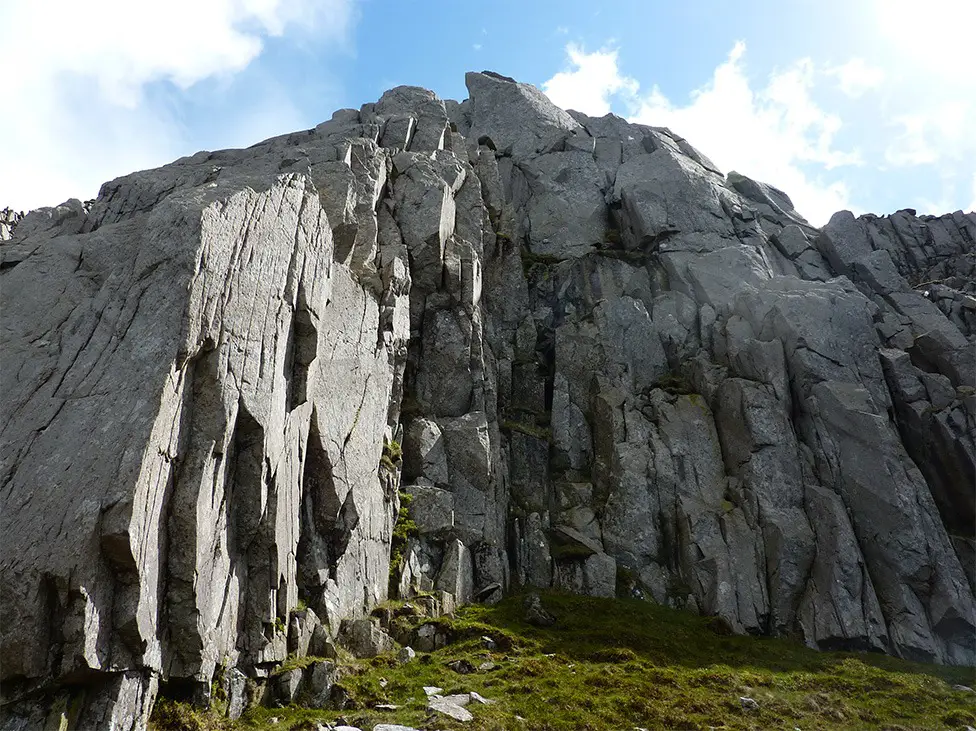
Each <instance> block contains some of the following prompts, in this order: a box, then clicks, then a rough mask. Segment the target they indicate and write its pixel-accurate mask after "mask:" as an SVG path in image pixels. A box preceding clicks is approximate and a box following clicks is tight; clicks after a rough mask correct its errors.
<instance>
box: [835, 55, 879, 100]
mask: <svg viewBox="0 0 976 731" xmlns="http://www.w3.org/2000/svg"><path fill="white" fill-rule="evenodd" d="M827 74H828V75H830V76H836V77H837V86H839V87H840V90H841V91H842V92H844V93H845V94H846V95H847V96H849V97H851V98H852V99H856V98H858V97H860V96H863V95H864V94H865V93H866V92H868V91H871V90H872V89H877V88H878V87H879V86H881V85H882V84H883V83H884V80H885V72H884V69H882V68H880V67H878V66H869V65H868V63H867V61H865V60H864V59H863V58H852V59H851V60H850V61H848V62H847V63H845V64H841V65H840V66H834V67H833V68H830V69H827Z"/></svg>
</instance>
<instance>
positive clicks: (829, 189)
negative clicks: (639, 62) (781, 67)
mask: <svg viewBox="0 0 976 731" xmlns="http://www.w3.org/2000/svg"><path fill="white" fill-rule="evenodd" d="M566 51H567V54H568V55H569V59H570V62H571V63H572V65H573V66H574V67H575V68H574V69H573V70H571V71H563V72H560V73H558V74H556V75H555V76H554V77H553V78H552V79H550V80H549V81H547V82H546V83H545V84H543V90H544V91H545V92H546V94H547V95H548V96H549V97H550V99H552V100H553V102H555V103H556V104H558V105H559V106H563V107H571V108H575V109H578V110H579V111H582V112H585V113H587V114H590V115H602V114H605V113H606V112H607V111H609V109H610V106H611V100H612V99H613V98H614V97H615V98H616V99H617V100H618V102H619V103H620V106H622V107H625V108H627V109H628V110H629V112H630V118H631V120H632V121H636V122H641V123H644V124H650V125H655V126H662V127H670V128H671V129H673V130H674V131H675V132H677V133H678V134H680V135H682V136H683V137H686V138H687V139H688V140H689V142H691V144H693V145H694V146H695V147H697V148H698V149H700V150H701V151H702V152H703V153H704V154H706V155H707V156H708V157H710V158H711V159H712V160H713V161H714V162H715V164H716V165H718V167H719V168H720V169H722V170H725V171H726V172H727V171H729V170H736V171H738V172H740V173H742V174H743V175H748V176H749V177H752V178H755V179H757V180H760V181H763V182H766V183H770V184H772V185H775V186H776V187H778V188H782V189H783V190H785V191H786V192H787V193H788V194H789V196H790V197H791V198H792V200H793V202H794V204H795V205H796V207H797V210H798V211H800V213H802V214H803V215H804V216H806V217H807V218H808V219H809V220H810V221H811V222H813V223H815V224H823V223H825V222H826V221H827V219H829V217H830V216H831V215H832V214H833V213H834V212H835V211H838V210H841V209H843V208H850V207H851V203H850V191H849V190H848V188H847V186H846V185H845V184H844V183H843V182H841V181H837V180H834V181H832V182H828V181H825V180H823V179H822V176H821V175H810V174H809V173H808V172H807V171H806V170H805V169H804V168H815V169H819V170H820V171H822V172H823V173H825V172H827V171H830V170H833V169H834V168H838V167H841V166H845V165H856V164H860V162H861V159H860V155H859V154H858V153H857V152H852V151H844V150H840V149H837V147H836V146H835V142H834V138H835V136H836V134H837V131H838V130H839V129H840V127H841V120H840V118H839V117H838V116H837V115H833V114H828V113H827V112H825V111H824V110H823V109H821V108H820V106H818V105H817V104H816V102H815V101H814V100H813V98H812V96H811V90H812V89H813V86H814V82H815V77H816V73H817V72H816V70H815V68H814V65H813V63H812V62H811V61H810V60H809V59H804V60H801V61H798V62H796V63H795V64H793V65H792V66H790V67H789V68H787V69H786V70H785V71H778V72H775V73H773V74H772V75H771V76H770V77H769V79H768V81H767V83H766V85H765V86H764V87H762V88H758V89H754V88H753V86H752V84H751V82H750V81H749V79H748V78H747V77H746V75H745V73H744V71H743V68H742V59H743V57H744V55H745V52H746V46H745V44H744V43H742V42H739V43H736V44H735V46H734V47H733V49H732V51H731V53H730V54H729V56H728V58H727V60H726V61H725V62H724V63H722V64H720V65H719V66H718V67H717V68H716V69H715V71H714V74H713V76H712V79H711V80H710V81H709V82H708V83H707V84H705V85H704V86H703V87H701V88H699V89H697V90H695V91H694V92H693V93H692V94H691V99H690V101H689V102H688V103H687V104H684V105H681V104H675V103H673V102H672V101H671V100H669V99H668V98H667V97H665V96H664V94H662V92H661V91H660V89H659V88H658V87H656V86H655V87H653V88H652V89H651V91H650V92H649V93H646V94H642V93H641V92H640V88H639V85H638V83H637V81H636V80H634V79H632V78H629V77H627V76H622V75H621V74H620V71H619V69H618V67H617V53H616V51H597V52H594V53H589V54H587V53H585V52H584V51H583V50H581V49H580V48H578V47H576V46H574V45H569V46H567V48H566Z"/></svg>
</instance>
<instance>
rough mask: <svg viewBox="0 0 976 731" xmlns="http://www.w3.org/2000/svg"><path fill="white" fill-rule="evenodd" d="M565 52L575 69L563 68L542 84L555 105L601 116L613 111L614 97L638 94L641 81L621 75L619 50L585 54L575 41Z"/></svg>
mask: <svg viewBox="0 0 976 731" xmlns="http://www.w3.org/2000/svg"><path fill="white" fill-rule="evenodd" d="M566 54H567V55H568V56H569V61H570V64H571V65H572V66H573V67H574V68H573V69H572V70H570V71H560V72H559V73H558V74H556V75H555V76H553V77H552V78H551V79H549V80H548V81H547V82H545V83H544V84H543V85H542V91H543V92H545V94H546V96H548V97H549V98H550V99H551V100H552V102H553V104H555V105H556V106H559V107H562V108H563V109H575V110H576V111H578V112H583V113H584V114H589V115H590V116H595V117H602V116H603V115H604V114H607V113H608V112H609V111H610V97H611V96H613V95H615V94H623V95H625V96H633V95H635V94H636V93H637V90H638V88H639V85H638V83H637V82H636V81H635V80H634V79H631V78H628V77H626V76H621V75H620V73H619V71H618V70H617V51H616V50H613V49H605V50H602V51H594V52H593V53H586V52H584V51H583V49H582V48H580V47H579V46H577V45H576V44H575V43H570V44H569V45H567V46H566Z"/></svg>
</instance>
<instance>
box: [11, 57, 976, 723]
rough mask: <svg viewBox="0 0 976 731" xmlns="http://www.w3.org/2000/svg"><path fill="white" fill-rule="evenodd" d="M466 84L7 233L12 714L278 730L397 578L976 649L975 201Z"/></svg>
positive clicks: (151, 177)
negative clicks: (229, 716)
mask: <svg viewBox="0 0 976 731" xmlns="http://www.w3.org/2000/svg"><path fill="white" fill-rule="evenodd" d="M466 81H467V86H468V90H469V94H470V98H469V99H467V100H466V101H464V102H461V103H457V102H452V101H442V100H440V99H438V98H437V97H436V96H435V95H434V94H433V93H431V92H429V91H426V90H423V89H419V88H414V87H398V88H396V89H393V90H391V91H389V92H387V93H386V94H384V95H383V97H382V98H381V99H380V100H379V101H378V102H376V103H374V104H366V105H365V106H363V107H362V108H361V109H360V110H351V109H347V110H340V111H338V112H336V113H335V114H334V115H333V117H332V119H331V120H330V121H328V122H326V123H324V124H321V125H319V126H318V127H316V128H315V129H312V130H308V131H305V132H297V133H294V134H290V135H286V136H283V137H278V138H275V139H271V140H268V141H266V142H262V143H260V144H258V145H255V146H253V147H251V148H248V149H246V150H226V151H220V152H212V153H211V152H201V153H198V154H196V155H193V156H192V157H187V158H183V159H181V160H178V161H176V162H174V163H172V164H170V165H167V166H165V167H162V168H159V169H157V170H150V171H144V172H139V173H134V174H132V175H128V176H125V177H122V178H119V179H116V180H114V181H111V182H109V183H106V184H105V185H104V186H103V187H102V190H101V192H100V194H99V196H98V198H97V200H95V201H94V202H93V203H91V204H90V205H87V204H86V205H82V204H81V203H80V202H78V201H68V202H67V203H65V204H63V205H61V206H58V207H56V208H46V209H40V210H37V211H33V212H31V213H30V214H29V215H27V216H26V217H24V218H19V217H16V220H15V217H14V216H9V217H7V218H5V219H4V226H5V227H6V228H5V236H8V237H9V238H8V239H7V240H4V241H3V242H2V245H0V257H2V259H0V267H2V268H0V291H2V297H3V303H2V305H3V306H2V312H0V326H2V331H0V332H2V346H0V347H2V353H3V355H2V358H3V362H2V373H0V377H2V392H3V395H4V398H3V404H2V413H0V452H2V458H3V462H2V470H0V486H2V487H0V507H2V511H0V603H2V618H0V619H2V628H0V634H2V643H0V680H2V689H3V697H4V701H3V703H4V705H3V706H2V710H0V719H2V720H0V728H2V729H18V730H19V729H32V728H41V727H44V725H45V724H46V723H51V722H52V719H53V722H55V726H54V727H57V725H58V724H59V723H61V722H62V721H63V722H64V723H68V724H69V725H70V727H71V728H75V727H77V728H106V729H119V730H126V731H128V730H131V729H142V728H145V724H146V720H147V716H148V713H149V711H150V708H151V707H152V704H153V701H154V698H155V697H156V695H157V694H158V693H160V692H163V693H165V694H168V695H171V696H173V697H192V698H195V699H196V700H197V701H199V702H206V700H207V698H208V694H209V692H210V688H211V683H212V681H214V680H220V681H221V682H224V683H225V684H226V687H227V688H228V689H229V690H228V693H229V694H230V696H231V700H232V702H231V703H230V707H232V708H236V709H237V711H236V712H237V713H239V712H240V708H241V707H242V705H243V702H244V697H245V695H246V697H249V698H259V697H261V695H262V693H264V694H267V693H270V692H271V689H270V687H269V686H270V684H269V682H268V677H269V675H270V673H271V672H272V670H273V669H274V668H275V667H277V666H278V664H279V663H281V661H283V660H284V659H285V658H286V656H287V654H288V653H289V652H293V653H294V652H306V651H307V648H308V646H309V643H310V642H312V641H313V639H314V638H318V639H317V640H315V641H316V642H319V643H320V644H322V643H326V644H322V646H323V647H325V646H327V643H331V641H332V640H334V639H335V638H336V636H337V634H338V633H339V632H340V628H341V626H342V621H343V620H344V619H355V618H357V617H361V616H363V615H364V614H366V613H368V611H369V610H370V609H371V608H372V607H373V605H375V604H376V603H377V602H379V601H381V600H383V599H385V598H386V597H387V596H388V593H389V591H390V590H392V591H394V592H395V593H397V594H399V595H400V596H410V595H412V594H414V593H416V592H420V591H439V592H441V596H442V598H443V600H444V601H452V600H457V601H461V602H469V601H474V600H477V601H493V600H496V599H497V598H498V597H499V596H501V595H502V593H504V592H507V591H509V590H510V589H511V588H512V587H516V586H538V587H550V586H551V587H558V588H563V589H568V590H571V591H576V592H586V593H590V594H594V595H606V596H611V595H614V594H615V593H616V594H621V593H623V594H628V595H635V596H642V597H645V598H646V599H648V600H652V601H656V602H661V603H668V604H672V605H675V606H680V607H685V608H688V609H691V610H693V611H697V612H701V613H707V614H715V615H720V616H721V617H723V618H724V620H725V621H726V622H728V624H729V625H730V626H731V627H732V628H733V629H734V630H735V631H737V632H751V633H757V634H764V633H776V634H785V635H790V636H794V637H797V638H800V639H802V640H803V641H805V642H806V643H807V644H809V645H811V646H814V647H820V648H854V649H865V650H880V651H884V652H889V653H893V654H897V655H902V656H905V657H909V658H915V659H921V660H928V661H934V662H942V663H973V662H974V661H976V649H974V624H976V622H974V586H976V577H974V575H973V567H974V557H976V550H974V548H976V543H974V504H973V502H974V496H973V489H972V488H973V485H974V481H976V438H974V435H976V396H974V388H973V387H974V383H976V377H974V370H976V367H974V362H973V353H974V350H973V345H974V336H976V299H974V295H976V285H974V278H976V277H974V274H976V215H974V214H973V213H969V214H964V213H962V212H957V213H954V214H951V215H946V216H942V217H938V218H936V217H925V216H923V217H918V216H916V215H915V214H914V212H912V211H907V210H906V211H899V212H898V213H895V214H893V215H891V216H888V217H881V218H878V217H875V216H862V217H860V218H855V217H854V216H852V215H851V214H850V213H847V212H841V213H838V214H836V215H835V216H834V217H833V218H832V219H831V221H830V223H829V224H828V225H827V226H825V227H824V228H823V229H819V230H818V229H816V228H814V227H812V226H810V225H809V224H808V223H807V222H806V221H805V220H804V219H803V218H802V217H801V216H800V215H799V214H798V213H797V212H796V211H795V210H794V209H793V205H792V203H791V201H790V199H789V197H788V196H787V195H786V194H784V193H783V192H781V191H778V190H776V189H775V188H772V187H770V186H767V185H763V184H761V183H758V182H755V181H753V180H750V179H749V178H746V177H744V176H742V175H739V174H736V173H729V175H728V176H724V175H723V174H722V173H721V172H720V171H719V170H718V169H716V167H715V166H714V165H713V164H712V163H711V162H710V161H709V160H708V159H707V158H705V157H704V156H703V155H701V154H700V153H699V152H697V151H696V150H695V149H694V148H693V147H691V145H689V144H688V143H687V142H686V141H685V140H684V139H682V138H681V137H679V136H677V135H676V134H674V133H672V132H671V131H669V130H667V129H664V128H656V127H648V126H642V125H636V124H629V123H627V122H625V121H624V120H622V119H620V118H618V117H614V116H612V115H608V116H606V117H603V118H600V119H594V118H590V117H587V116H585V115H582V114H579V113H576V112H566V111H563V110H561V109H558V108H556V107H555V106H554V105H553V104H551V103H550V102H549V101H548V100H547V99H546V97H545V96H544V95H542V94H541V93H540V92H539V91H538V90H536V89H535V88H533V87H531V86H527V85H524V84H519V83H516V82H514V81H512V80H510V79H507V78H505V77H500V76H498V75H497V74H492V73H488V72H485V73H471V74H468V75H467V77H466ZM401 492H403V493H407V494H410V495H411V496H412V501H411V503H410V513H411V516H412V517H413V519H414V521H415V523H416V525H417V529H418V535H414V536H412V537H410V539H409V540H408V541H407V542H406V544H404V545H397V546H396V547H395V548H396V550H395V551H393V553H394V554H395V560H394V561H393V562H392V565H391V542H392V541H393V528H394V522H395V520H396V518H397V514H398V510H399V507H400V494H401ZM448 595H451V596H450V597H449V596H448ZM303 607H308V609H309V610H312V613H309V612H308V611H307V610H305V609H303ZM310 616H316V617H318V618H319V619H320V620H321V625H317V624H316V625H315V626H314V627H313V626H312V625H310V624H308V617H310ZM316 621H318V620H316ZM594 621H599V618H598V617H594ZM303 623H305V624H303ZM303 627H304V628H305V629H303ZM367 629H368V628H367ZM320 634H321V635H324V636H322V637H320ZM296 638H298V639H296ZM302 638H304V639H302ZM310 638H313V639H310ZM328 646H331V645H328ZM245 687H247V688H249V690H248V691H247V693H246V694H245V690H244V688H245ZM59 719H60V720H59Z"/></svg>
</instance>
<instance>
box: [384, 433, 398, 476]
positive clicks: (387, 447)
mask: <svg viewBox="0 0 976 731" xmlns="http://www.w3.org/2000/svg"><path fill="white" fill-rule="evenodd" d="M380 464H381V465H382V466H383V467H385V468H386V469H387V471H389V472H396V471H397V470H398V469H400V466H401V465H402V464H403V448H402V447H401V446H400V442H398V441H397V440H396V439H393V440H391V441H389V442H387V441H384V442H383V455H382V456H381V457H380Z"/></svg>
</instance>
